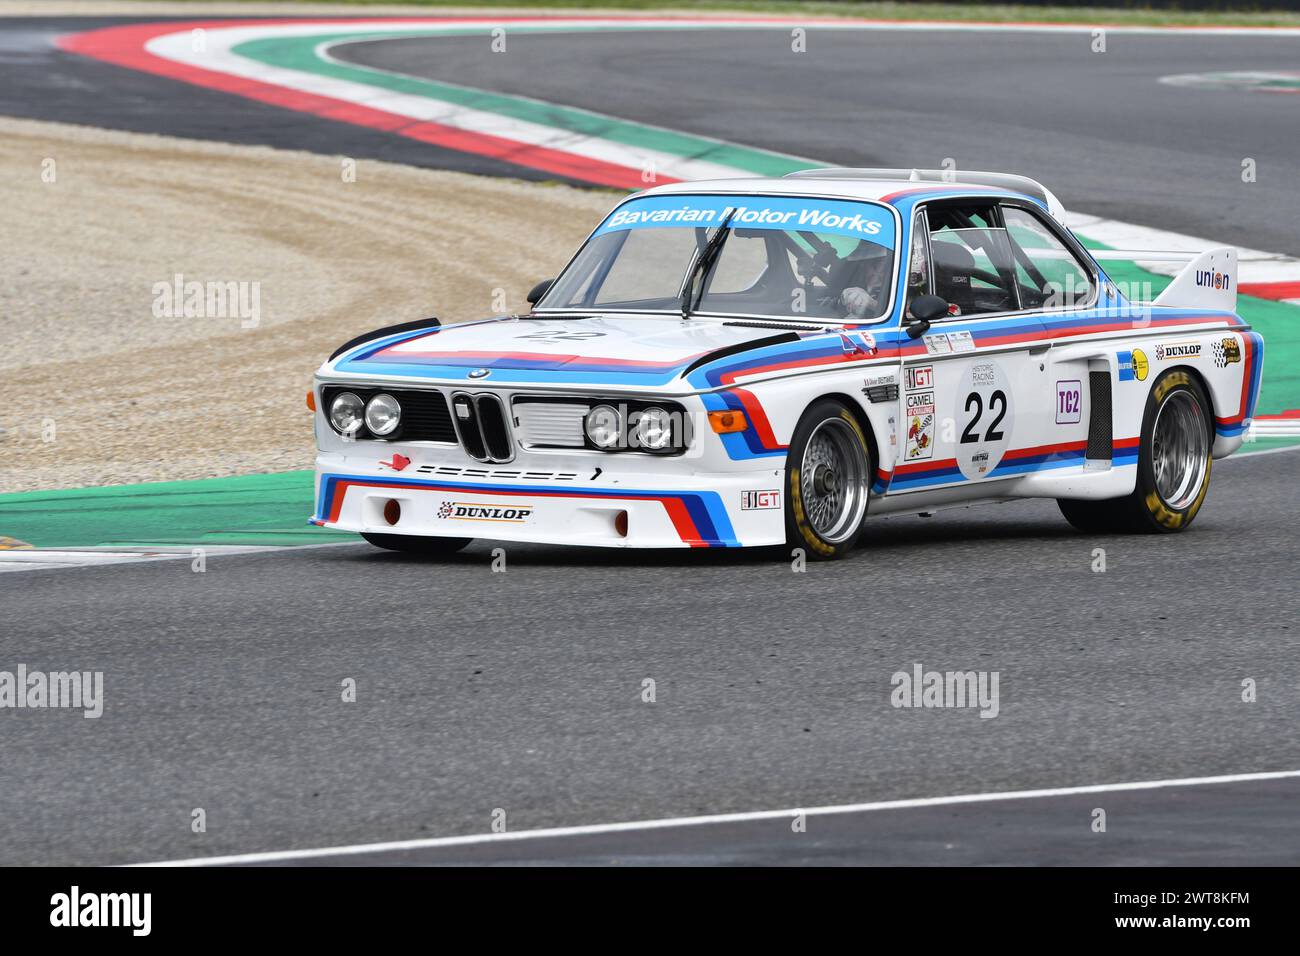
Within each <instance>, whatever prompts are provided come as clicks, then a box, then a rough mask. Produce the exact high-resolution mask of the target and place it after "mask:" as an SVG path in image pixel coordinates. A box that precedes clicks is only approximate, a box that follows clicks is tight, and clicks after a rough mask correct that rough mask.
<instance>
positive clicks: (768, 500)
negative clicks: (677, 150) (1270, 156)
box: [312, 169, 1263, 558]
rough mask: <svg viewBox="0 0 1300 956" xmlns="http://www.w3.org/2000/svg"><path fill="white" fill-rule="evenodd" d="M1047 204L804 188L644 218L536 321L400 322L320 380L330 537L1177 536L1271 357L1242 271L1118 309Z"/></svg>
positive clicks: (690, 205) (321, 514)
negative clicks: (993, 523) (913, 527)
mask: <svg viewBox="0 0 1300 956" xmlns="http://www.w3.org/2000/svg"><path fill="white" fill-rule="evenodd" d="M1062 220H1063V212H1062V210H1061V207H1060V204H1059V202H1057V200H1056V198H1055V197H1054V196H1053V195H1052V194H1051V193H1050V192H1048V190H1046V189H1044V188H1043V187H1042V186H1041V185H1039V184H1038V183H1036V182H1034V181H1032V180H1029V179H1025V178H1023V177H1017V176H1007V175H1002V174H996V173H963V174H961V175H960V179H959V181H956V182H949V181H945V175H944V174H942V173H938V172H927V171H917V170H846V169H833V170H813V171H808V172H803V173H797V174H793V175H791V176H788V177H786V178H784V179H735V180H723V181H715V182H692V183H677V184H673V185H669V186H661V187H658V188H655V189H651V190H648V191H646V192H643V193H639V194H637V195H635V196H632V197H630V198H628V199H626V200H624V201H623V202H621V203H619V205H618V206H617V207H616V208H615V209H614V211H613V212H612V213H610V215H609V216H608V217H607V218H606V219H605V220H604V221H603V222H602V223H601V224H600V225H599V226H598V227H597V228H596V230H595V231H594V232H593V233H592V234H591V236H590V237H589V238H588V239H587V241H586V242H585V243H584V244H583V246H582V247H581V248H580V249H579V250H578V253H577V255H575V256H574V257H573V259H572V260H571V261H570V262H569V264H568V265H567V266H566V267H565V269H564V271H563V272H562V273H560V275H559V277H558V278H556V279H555V280H553V281H550V282H545V283H542V284H540V285H539V286H538V287H537V288H535V289H534V290H533V291H532V292H531V293H530V294H529V296H528V301H529V302H530V303H532V304H533V308H532V311H531V312H529V313H528V314H527V315H509V316H498V317H495V318H491V319H486V320H483V321H478V322H466V323H459V324H454V325H447V326H440V325H439V324H438V323H437V321H436V320H433V319H430V320H426V321H423V322H414V323H408V324H407V325H405V326H395V327H392V328H386V329H380V330H377V331H375V332H371V333H369V334H367V335H364V336H361V337H359V338H357V339H354V340H353V341H351V342H349V343H347V344H346V345H345V346H343V347H342V348H340V349H339V350H338V351H337V352H336V353H335V354H334V355H333V356H331V357H330V359H329V361H327V362H326V363H325V364H324V365H322V366H321V368H320V369H319V371H318V372H317V375H316V382H315V386H314V391H313V395H312V399H313V404H314V407H315V408H317V409H318V412H317V414H316V436H317V440H318V444H319V449H320V453H319V457H318V458H317V461H316V514H315V516H314V518H313V519H312V520H313V522H314V523H316V524H319V525H322V526H325V527H328V528H340V529H346V530H350V531H357V532H360V533H361V534H362V535H363V536H364V537H365V538H366V539H367V540H368V541H370V542H372V543H373V544H376V545H378V546H380V547H384V548H393V549H397V550H403V551H420V552H433V553H439V552H442V553H446V552H451V551H455V550H457V549H459V548H462V547H464V546H465V545H466V544H467V543H468V542H469V541H470V540H471V539H474V538H488V539H495V540H501V541H533V542H545V543H548V544H572V545H589V546H592V545H594V546H605V547H636V548H672V547H693V548H722V547H740V546H758V545H784V546H788V547H792V548H801V549H803V550H804V552H805V553H806V555H807V556H808V557H813V558H835V557H840V556H842V555H844V554H846V553H847V552H848V551H849V550H850V549H851V548H852V547H853V545H854V542H856V541H857V540H858V537H859V535H860V534H861V533H862V529H863V523H864V519H865V518H866V517H867V515H868V514H872V515H883V514H890V513H898V512H918V513H922V512H924V513H928V512H933V511H936V510H938V509H941V508H946V507H950V506H955V505H966V504H969V503H972V502H979V501H1003V500H1007V499H1010V498H1027V497H1040V498H1055V499H1057V500H1058V501H1059V502H1060V507H1061V511H1062V512H1063V513H1064V515H1065V517H1066V518H1067V519H1068V520H1069V521H1070V522H1071V523H1072V524H1073V525H1075V526H1076V527H1078V528H1080V529H1083V530H1086V531H1090V532H1100V531H1131V532H1141V531H1155V532H1159V531H1180V530H1183V529H1185V528H1186V527H1187V526H1188V525H1189V524H1190V523H1191V522H1192V519H1193V518H1195V517H1196V513H1197V511H1198V509H1199V508H1200V507H1201V504H1202V502H1203V501H1204V500H1205V494H1206V490H1207V489H1208V487H1209V482H1210V466H1211V461H1212V460H1213V459H1214V458H1219V457H1222V456H1224V455H1227V454H1230V453H1231V452H1233V451H1234V450H1236V449H1237V448H1238V447H1240V445H1241V443H1242V440H1243V433H1244V432H1245V430H1246V429H1247V428H1248V427H1249V425H1250V420H1251V416H1252V414H1253V410H1254V407H1255V403H1256V400H1257V398H1258V395H1259V387H1260V368H1261V365H1262V359H1263V342H1262V340H1261V338H1260V336H1259V335H1258V334H1257V333H1255V332H1252V331H1250V329H1249V326H1247V325H1246V324H1245V323H1244V322H1243V321H1242V320H1241V319H1240V318H1239V317H1238V316H1237V315H1236V314H1235V313H1234V309H1235V307H1236V253H1235V250H1232V249H1226V248H1225V249H1213V250H1209V251H1207V252H1204V253H1202V254H1200V255H1199V256H1197V257H1196V258H1194V259H1193V261H1191V262H1190V263H1188V265H1187V267H1186V268H1185V269H1184V270H1183V271H1182V272H1181V273H1180V274H1179V275H1178V276H1177V278H1175V279H1174V280H1173V282H1172V283H1171V284H1170V285H1169V286H1168V288H1167V289H1165V291H1164V292H1163V293H1162V294H1161V295H1160V296H1158V297H1157V298H1156V299H1155V301H1153V302H1150V303H1138V302H1132V301H1129V300H1128V299H1127V298H1126V297H1125V296H1124V295H1122V294H1121V291H1120V290H1119V289H1118V288H1117V287H1116V285H1115V283H1113V282H1112V281H1111V280H1110V279H1109V278H1108V277H1107V276H1106V274H1105V272H1104V271H1103V270H1102V268H1101V267H1100V266H1099V265H1098V263H1097V261H1096V259H1095V258H1094V256H1093V255H1091V254H1090V253H1089V252H1088V250H1086V249H1085V248H1084V247H1083V246H1082V245H1080V243H1079V242H1078V240H1077V239H1076V238H1075V237H1074V236H1073V235H1072V234H1071V233H1070V232H1069V230H1067V229H1066V228H1065V227H1064V225H1063V224H1062Z"/></svg>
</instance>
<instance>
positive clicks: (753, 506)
mask: <svg viewBox="0 0 1300 956" xmlns="http://www.w3.org/2000/svg"><path fill="white" fill-rule="evenodd" d="M780 508H781V491H780V489H777V488H773V489H772V490H771V491H742V492H741V493H740V510H741V511H777V510H780Z"/></svg>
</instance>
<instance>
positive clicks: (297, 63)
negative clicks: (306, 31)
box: [231, 27, 813, 176]
mask: <svg viewBox="0 0 1300 956" xmlns="http://www.w3.org/2000/svg"><path fill="white" fill-rule="evenodd" d="M593 29H604V28H593ZM514 31H517V32H521V33H522V32H545V31H544V30H532V29H529V28H524V27H518V28H512V32H514ZM483 32H484V31H483V29H482V28H478V29H476V30H473V31H470V30H459V31H457V30H446V29H437V30H430V31H428V32H424V31H420V32H406V33H357V34H346V35H339V34H326V35H322V36H310V37H268V38H267V39H264V40H249V41H247V42H245V43H241V44H238V45H237V46H235V47H233V48H232V49H231V52H233V53H235V54H237V55H239V56H242V57H246V58H248V59H251V60H256V61H258V62H260V63H265V64H267V65H268V66H275V67H281V68H283V69H289V70H299V71H302V72H305V73H314V74H317V75H319V76H329V77H333V78H335V79H339V80H350V81H351V82H354V83H364V84H366V85H368V86H374V87H379V88H382V89H386V90H392V91H393V92H396V93H407V94H410V95H412V96H422V97H426V98H428V99H433V100H439V101H441V102H444V103H450V104H453V105H455V106H463V107H467V108H471V109H476V110H481V111H483V112H486V113H496V114H498V115H500V116H506V117H509V118H511V119H515V120H520V121H522V122H528V123H536V124H537V125H539V126H549V127H552V128H555V129H563V130H567V131H569V132H572V133H578V134H580V135H583V136H593V137H598V138H600V139H605V140H609V141H610V142H614V143H619V144H621V145H623V146H630V147H634V148H638V149H653V150H657V151H659V152H663V153H669V154H671V155H673V156H680V157H682V158H685V159H695V160H704V161H707V162H711V163H717V164H719V165H722V166H730V167H732V168H734V169H736V170H739V171H741V172H746V173H752V174H755V175H760V176H784V175H785V174H786V173H789V172H793V171H794V170H796V169H807V168H809V167H810V166H811V165H813V164H812V163H810V162H808V161H806V160H801V159H797V158H795V157H791V156H785V155H783V154H781V153H773V152H769V151H767V150H762V149H752V148H749V147H745V146H736V145H734V144H731V143H724V142H721V141H719V140H715V139H709V138H707V137H704V136H692V135H690V134H688V133H677V132H673V131H672V130H666V129H661V128H659V127H655V126H647V125H644V124H641V123H634V122H629V121H626V120H620V119H616V118H614V117H611V116H604V115H602V114H600V113H594V112H591V111H590V110H583V109H578V108H575V107H570V106H559V105H556V104H552V103H544V102H541V101H539V100H531V99H528V98H527V97H521V96H510V95H507V94H504V93H492V92H488V91H486V90H476V89H472V88H470V87H465V86H457V85H455V84H452V83H442V82H437V81H434V80H425V79H421V78H419V77H413V76H401V75H398V74H394V73H388V72H385V71H382V70H374V69H370V68H369V67H362V66H354V65H352V64H347V63H339V62H336V61H333V60H326V59H323V58H321V57H320V56H319V55H318V53H317V48H318V47H319V46H320V45H321V44H322V43H331V44H333V43H348V42H352V41H355V40H381V39H400V38H404V37H413V36H445V35H452V34H455V33H479V34H482V33H483Z"/></svg>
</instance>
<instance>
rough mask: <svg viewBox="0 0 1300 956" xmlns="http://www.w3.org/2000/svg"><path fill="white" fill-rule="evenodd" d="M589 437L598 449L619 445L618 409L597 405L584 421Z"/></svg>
mask: <svg viewBox="0 0 1300 956" xmlns="http://www.w3.org/2000/svg"><path fill="white" fill-rule="evenodd" d="M582 424H583V427H584V428H585V429H586V432H587V437H588V438H589V439H591V443H592V444H593V445H595V446H596V447H597V448H613V447H614V446H615V445H617V444H618V439H619V419H618V409H616V408H614V406H612V405H597V406H596V407H595V408H593V409H592V410H591V411H589V412H587V417H586V418H585V419H583V423H582Z"/></svg>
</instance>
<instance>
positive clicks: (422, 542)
mask: <svg viewBox="0 0 1300 956" xmlns="http://www.w3.org/2000/svg"><path fill="white" fill-rule="evenodd" d="M361 537H363V538H365V539H366V540H367V541H369V542H370V543H371V544H373V545H374V546H375V547H376V548H383V549H384V550H386V551H401V552H402V553H404V554H423V555H427V556H429V557H437V556H439V555H447V554H455V553H456V552H457V551H460V550H462V549H463V548H464V547H465V546H466V545H468V544H469V543H470V542H471V541H473V540H474V539H473V538H439V537H433V536H425V535H415V534H374V533H369V532H365V531H363V532H361Z"/></svg>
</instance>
